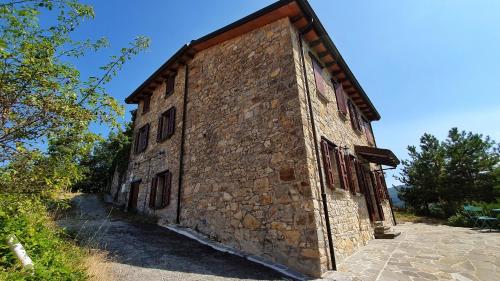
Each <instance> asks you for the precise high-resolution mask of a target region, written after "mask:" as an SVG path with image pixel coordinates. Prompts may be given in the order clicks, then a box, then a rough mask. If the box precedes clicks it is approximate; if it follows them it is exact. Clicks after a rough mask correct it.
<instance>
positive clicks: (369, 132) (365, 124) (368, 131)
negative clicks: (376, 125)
mask: <svg viewBox="0 0 500 281" xmlns="http://www.w3.org/2000/svg"><path fill="white" fill-rule="evenodd" d="M363 127H365V133H366V139H367V140H368V143H369V144H371V145H375V139H374V138H373V133H372V128H371V126H370V122H369V121H368V120H366V119H363Z"/></svg>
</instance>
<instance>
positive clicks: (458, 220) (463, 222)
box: [447, 212, 473, 227]
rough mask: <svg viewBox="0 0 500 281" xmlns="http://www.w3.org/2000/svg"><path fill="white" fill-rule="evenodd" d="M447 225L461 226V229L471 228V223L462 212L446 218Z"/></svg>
mask: <svg viewBox="0 0 500 281" xmlns="http://www.w3.org/2000/svg"><path fill="white" fill-rule="evenodd" d="M447 223H448V225H451V226H462V227H472V226H473V222H471V221H470V220H469V219H468V218H467V217H466V216H465V215H464V214H463V213H462V212H458V213H457V214H455V215H453V216H451V217H449V218H448V222H447Z"/></svg>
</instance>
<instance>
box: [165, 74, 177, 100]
mask: <svg viewBox="0 0 500 281" xmlns="http://www.w3.org/2000/svg"><path fill="white" fill-rule="evenodd" d="M175 76H176V74H172V75H170V76H168V78H167V80H165V84H166V87H165V97H168V96H170V95H171V94H173V93H174V90H175Z"/></svg>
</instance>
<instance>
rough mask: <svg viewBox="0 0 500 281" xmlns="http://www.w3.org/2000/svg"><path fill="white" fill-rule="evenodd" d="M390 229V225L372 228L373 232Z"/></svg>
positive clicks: (383, 231)
mask: <svg viewBox="0 0 500 281" xmlns="http://www.w3.org/2000/svg"><path fill="white" fill-rule="evenodd" d="M390 230H391V227H390V226H382V227H380V226H377V227H375V228H374V231H375V233H385V232H388V231H390Z"/></svg>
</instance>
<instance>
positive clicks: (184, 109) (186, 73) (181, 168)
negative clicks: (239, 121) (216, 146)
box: [176, 62, 189, 224]
mask: <svg viewBox="0 0 500 281" xmlns="http://www.w3.org/2000/svg"><path fill="white" fill-rule="evenodd" d="M188 76H189V67H188V64H187V62H186V65H185V71H184V101H183V104H182V131H181V149H180V153H179V154H180V159H179V186H178V188H177V218H176V223H177V224H180V223H181V192H182V177H183V175H184V143H185V138H186V112H187V96H188Z"/></svg>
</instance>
